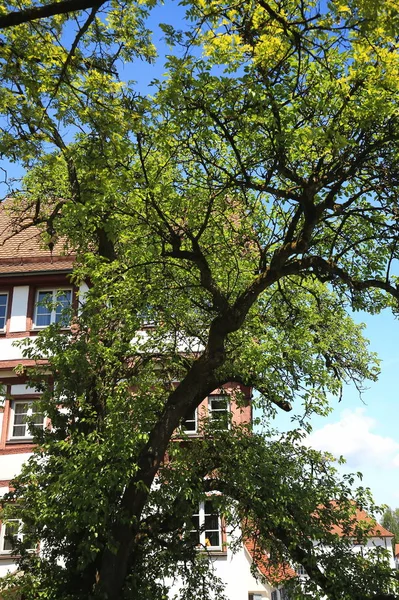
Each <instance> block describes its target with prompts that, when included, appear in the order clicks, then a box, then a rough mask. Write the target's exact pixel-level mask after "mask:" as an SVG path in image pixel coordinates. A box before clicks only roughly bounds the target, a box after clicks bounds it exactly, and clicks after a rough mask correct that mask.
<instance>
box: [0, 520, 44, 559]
mask: <svg viewBox="0 0 399 600" xmlns="http://www.w3.org/2000/svg"><path fill="white" fill-rule="evenodd" d="M27 533H28V532H27V530H26V528H25V527H24V524H23V523H22V521H21V519H10V520H9V521H7V522H6V523H3V524H2V526H1V532H0V552H2V553H11V552H12V550H13V548H14V546H15V543H16V542H23V541H24V537H25V535H27ZM35 549H36V543H33V542H30V546H29V548H27V550H35Z"/></svg>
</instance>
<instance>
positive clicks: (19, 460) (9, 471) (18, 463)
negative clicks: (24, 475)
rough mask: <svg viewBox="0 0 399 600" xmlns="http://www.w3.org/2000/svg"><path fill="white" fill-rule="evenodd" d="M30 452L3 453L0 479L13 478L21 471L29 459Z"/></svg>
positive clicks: (0, 458) (0, 464)
mask: <svg viewBox="0 0 399 600" xmlns="http://www.w3.org/2000/svg"><path fill="white" fill-rule="evenodd" d="M29 456H30V453H28V452H26V453H25V452H24V453H23V454H3V455H1V456H0V479H6V480H7V479H13V477H15V476H16V475H18V473H20V471H21V468H22V465H23V464H24V462H26V461H27V460H28V458H29Z"/></svg>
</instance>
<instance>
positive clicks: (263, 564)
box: [244, 539, 296, 585]
mask: <svg viewBox="0 0 399 600" xmlns="http://www.w3.org/2000/svg"><path fill="white" fill-rule="evenodd" d="M244 545H245V548H246V550H247V552H248V554H249V556H250V557H251V559H252V561H253V562H254V564H255V565H256V567H257V569H258V570H259V572H260V573H261V574H262V575H263V576H264V577H265V578H266V580H267V581H268V582H270V583H273V584H275V585H277V584H280V583H283V582H284V581H287V580H288V579H292V578H293V577H296V572H295V570H294V569H293V568H292V567H290V566H289V565H288V564H284V565H272V564H271V563H270V559H269V557H268V556H267V554H265V553H263V552H260V551H259V549H258V548H257V547H256V543H255V541H254V540H252V539H249V540H246V541H245V543H244Z"/></svg>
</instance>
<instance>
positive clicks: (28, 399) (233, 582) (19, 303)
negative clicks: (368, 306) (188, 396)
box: [0, 205, 390, 600]
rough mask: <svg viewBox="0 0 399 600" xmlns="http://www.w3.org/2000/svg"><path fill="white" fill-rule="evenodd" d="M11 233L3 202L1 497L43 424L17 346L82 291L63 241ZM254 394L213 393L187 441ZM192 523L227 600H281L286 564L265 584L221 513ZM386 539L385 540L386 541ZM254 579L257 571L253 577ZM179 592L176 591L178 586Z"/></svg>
mask: <svg viewBox="0 0 399 600" xmlns="http://www.w3.org/2000/svg"><path fill="white" fill-rule="evenodd" d="M11 234H12V220H11V219H10V217H9V216H8V215H7V213H6V211H5V210H4V205H0V383H1V384H2V386H3V389H2V395H3V405H2V407H1V408H0V493H1V494H4V493H6V492H8V491H9V484H10V481H11V480H12V478H13V477H14V476H15V475H16V474H17V473H18V472H19V470H20V469H21V465H22V464H23V462H24V461H26V460H27V458H28V457H29V454H30V453H31V451H32V449H33V443H32V436H31V434H30V431H29V428H28V426H27V423H26V418H27V417H31V416H34V424H35V426H37V427H45V426H46V420H45V418H44V416H43V415H41V414H34V413H33V412H32V411H33V409H32V403H33V401H34V400H35V399H36V398H37V397H38V393H37V392H36V390H35V389H33V388H30V387H28V385H27V377H26V370H27V369H29V367H32V366H33V364H34V363H33V361H31V360H29V359H25V358H23V355H22V350H21V348H20V347H18V346H17V345H15V342H18V341H20V340H23V339H24V338H34V337H35V336H37V334H38V332H39V331H40V330H42V329H43V328H44V327H46V326H48V325H49V324H51V323H54V322H59V321H60V320H62V318H63V313H62V310H63V307H65V306H67V305H69V304H71V303H72V304H73V305H74V306H76V307H78V305H79V302H81V301H82V299H83V297H84V294H85V292H86V291H87V286H86V285H85V284H83V285H81V286H80V287H79V288H77V287H76V286H74V285H72V284H71V281H70V275H71V273H72V269H73V260H74V259H73V256H72V255H63V254H62V252H61V249H62V248H61V244H60V245H58V246H56V247H55V248H54V249H53V250H52V251H50V250H49V249H48V248H45V247H43V245H42V244H41V242H40V235H39V231H38V230H37V229H35V228H32V227H30V228H28V229H26V230H24V231H22V232H20V233H17V234H15V235H11ZM46 298H50V299H51V300H53V301H54V303H55V304H56V306H55V307H53V308H51V309H50V308H48V307H46V306H45V305H44V304H43V301H44V300H45V299H46ZM226 387H227V388H229V387H230V388H231V389H233V390H234V388H236V387H240V391H241V392H242V393H243V394H244V395H245V397H246V399H247V401H248V402H247V403H246V406H245V407H244V408H240V409H239V408H238V407H237V405H236V404H235V402H234V399H231V401H229V400H228V399H227V398H228V397H227V396H226V394H225V393H223V392H225V391H226ZM250 394H251V390H250V389H249V388H245V387H243V386H238V384H234V383H232V384H228V385H227V386H225V389H224V390H222V389H219V390H215V391H214V392H213V393H212V394H211V395H210V396H209V397H208V398H205V399H204V400H203V402H202V403H201V405H200V406H199V407H198V409H197V411H195V412H194V413H193V414H192V415H190V417H189V418H188V419H187V420H186V422H185V434H186V435H187V436H189V437H190V436H193V437H195V436H199V435H201V415H205V416H207V415H209V416H210V418H211V419H215V420H217V421H218V423H219V424H222V425H223V423H225V424H226V426H227V422H228V420H229V418H230V415H231V419H232V421H233V422H235V423H247V422H249V421H250V420H251V407H250V402H249V400H250ZM193 519H194V520H195V522H196V526H195V531H194V534H195V535H198V544H199V546H201V547H203V548H204V549H205V548H206V552H207V553H208V556H209V559H210V560H211V561H212V564H213V568H214V572H215V575H216V576H217V577H219V578H220V579H221V580H223V581H224V582H225V584H226V596H227V597H228V598H229V600H262V599H269V600H284V598H285V594H284V590H283V581H284V579H285V578H287V577H294V576H296V573H295V570H294V569H292V568H291V567H286V568H285V569H283V570H282V573H281V581H282V584H281V586H279V587H277V588H276V587H274V586H273V585H271V584H269V583H268V581H270V579H273V580H275V579H276V577H275V574H274V575H273V577H272V578H271V573H270V571H269V570H268V568H267V566H263V567H260V568H259V570H258V571H257V573H258V576H254V575H253V574H252V572H251V566H252V565H253V562H254V554H255V549H254V545H253V543H252V542H251V541H250V540H248V541H247V542H246V543H244V544H242V545H241V547H240V549H239V550H238V551H237V552H235V553H233V552H232V551H231V550H230V547H229V546H230V541H231V536H234V535H237V533H235V534H233V533H231V532H229V531H228V530H226V528H225V527H224V526H223V523H222V521H221V519H220V517H219V515H218V514H217V513H215V512H212V505H211V502H209V503H208V502H204V503H201V504H200V505H199V506H198V512H196V513H195V514H194V515H193ZM20 535H22V533H21V530H20V523H19V522H18V521H15V523H11V524H9V525H8V526H4V525H3V526H1V525H0V577H2V576H4V575H6V574H7V572H10V571H14V570H15V569H16V568H17V561H16V557H15V556H13V555H12V551H11V544H10V541H9V536H17V537H18V536H20ZM389 536H390V534H389V532H386V531H385V532H381V531H378V532H377V531H376V536H375V538H373V539H372V540H370V544H380V543H381V544H382V543H384V544H385V547H387V543H389V541H390V540H389ZM387 540H388V542H387ZM255 575H256V573H255ZM174 585H175V587H174V588H173V589H174V591H176V590H177V589H178V587H179V584H178V582H175V584H174Z"/></svg>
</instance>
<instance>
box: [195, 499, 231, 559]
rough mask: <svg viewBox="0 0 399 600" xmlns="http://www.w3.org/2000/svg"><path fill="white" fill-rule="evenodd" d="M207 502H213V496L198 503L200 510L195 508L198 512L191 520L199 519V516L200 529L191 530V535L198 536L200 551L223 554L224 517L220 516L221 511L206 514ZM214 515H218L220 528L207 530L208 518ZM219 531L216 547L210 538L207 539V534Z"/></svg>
mask: <svg viewBox="0 0 399 600" xmlns="http://www.w3.org/2000/svg"><path fill="white" fill-rule="evenodd" d="M207 502H212V496H209V497H208V498H207V499H206V500H203V501H201V502H199V503H198V508H197V506H196V507H195V508H196V510H198V512H193V513H192V515H191V518H193V517H197V516H198V529H197V528H193V527H192V528H191V529H189V532H190V534H192V535H193V534H196V537H197V547H198V548H199V549H200V550H206V551H208V552H221V551H223V542H224V540H223V527H222V517H221V516H220V513H219V511H215V512H209V513H206V512H205V510H206V503H207ZM212 515H217V519H218V528H217V529H210V528H208V529H205V525H206V517H207V516H212ZM190 524H191V525H193V523H192V522H191V523H190ZM215 531H217V533H218V536H219V544H218V545H216V546H212V545H211V544H210V542H209V538H207V536H206V534H207V533H209V532H215ZM207 540H208V542H209V544H208V543H207Z"/></svg>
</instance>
